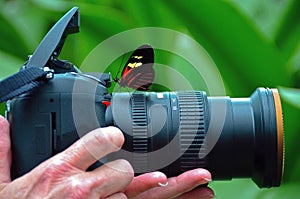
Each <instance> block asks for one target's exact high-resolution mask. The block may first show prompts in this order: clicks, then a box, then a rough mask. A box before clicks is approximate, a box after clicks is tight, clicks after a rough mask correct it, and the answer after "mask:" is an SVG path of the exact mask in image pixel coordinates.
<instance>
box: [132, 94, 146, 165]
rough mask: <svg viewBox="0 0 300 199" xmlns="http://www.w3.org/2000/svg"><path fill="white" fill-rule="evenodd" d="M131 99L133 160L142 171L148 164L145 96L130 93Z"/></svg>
mask: <svg viewBox="0 0 300 199" xmlns="http://www.w3.org/2000/svg"><path fill="white" fill-rule="evenodd" d="M131 99H132V100H131V106H132V112H131V114H132V138H133V140H132V144H133V146H132V149H133V156H134V158H133V160H134V165H136V166H137V167H138V169H141V170H144V169H146V168H147V163H148V159H147V152H148V140H147V139H148V130H147V124H148V123H147V106H146V96H145V95H144V94H143V93H132V98H131Z"/></svg>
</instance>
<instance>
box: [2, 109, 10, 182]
mask: <svg viewBox="0 0 300 199" xmlns="http://www.w3.org/2000/svg"><path fill="white" fill-rule="evenodd" d="M10 165H11V145H10V135H9V124H8V122H7V121H6V119H5V118H3V117H2V116H1V115H0V183H8V182H10V181H11V178H10Z"/></svg>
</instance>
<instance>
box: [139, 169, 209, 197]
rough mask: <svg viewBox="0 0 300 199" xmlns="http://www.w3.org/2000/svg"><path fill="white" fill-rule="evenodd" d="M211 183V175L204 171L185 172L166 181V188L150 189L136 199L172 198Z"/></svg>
mask: <svg viewBox="0 0 300 199" xmlns="http://www.w3.org/2000/svg"><path fill="white" fill-rule="evenodd" d="M209 181H211V174H210V173H209V172H208V171H207V170H205V169H194V170H191V171H187V172H185V173H183V174H181V175H179V176H177V177H173V178H169V179H168V186H166V187H156V188H152V189H150V190H148V191H146V192H144V193H142V194H140V195H139V196H138V197H137V198H151V199H155V198H157V199H158V198H173V197H176V196H180V195H182V194H184V193H187V192H189V191H191V190H193V189H194V188H195V187H197V186H199V185H202V184H206V183H208V182H209Z"/></svg>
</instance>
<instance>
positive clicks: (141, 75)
mask: <svg viewBox="0 0 300 199" xmlns="http://www.w3.org/2000/svg"><path fill="white" fill-rule="evenodd" d="M153 63H154V50H153V48H152V46H150V45H148V44H147V45H143V46H140V47H139V48H137V49H136V50H135V51H134V52H133V53H132V55H131V56H130V58H129V59H128V61H127V63H126V64H125V66H124V69H123V71H122V75H121V78H120V80H118V79H117V82H119V85H120V86H121V87H125V86H127V87H129V88H133V89H136V90H139V91H146V90H149V87H150V86H151V84H152V82H153V80H154V69H153Z"/></svg>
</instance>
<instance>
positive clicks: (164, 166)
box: [106, 88, 284, 188]
mask: <svg viewBox="0 0 300 199" xmlns="http://www.w3.org/2000/svg"><path fill="white" fill-rule="evenodd" d="M106 122H107V125H114V126H117V127H119V128H120V129H121V130H122V131H123V133H124V136H125V143H124V146H123V148H122V150H121V151H119V152H116V153H114V154H112V155H111V156H110V157H109V158H108V159H110V158H112V159H115V158H125V159H127V160H128V161H129V162H130V163H131V164H132V165H133V168H134V169H135V171H136V173H138V174H139V173H145V172H150V171H155V170H160V171H162V172H164V173H165V174H166V175H167V176H169V177H170V176H175V175H178V174H180V173H182V172H184V171H187V170H191V169H195V168H205V169H207V170H209V171H210V172H211V173H212V176H213V179H214V180H231V179H232V178H252V179H253V181H254V182H255V183H256V184H257V185H258V186H259V187H261V188H263V187H274V186H279V185H280V183H281V178H282V174H283V162H284V157H283V156H284V148H283V147H284V146H283V145H284V140H283V118H282V109H281V102H280V96H279V93H278V91H277V90H276V89H268V88H258V89H257V90H256V91H255V92H254V93H253V94H252V95H251V97H250V98H230V97H207V96H206V93H205V92H203V91H177V92H132V93H113V96H112V103H111V105H110V106H109V107H108V109H107V111H106Z"/></svg>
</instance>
